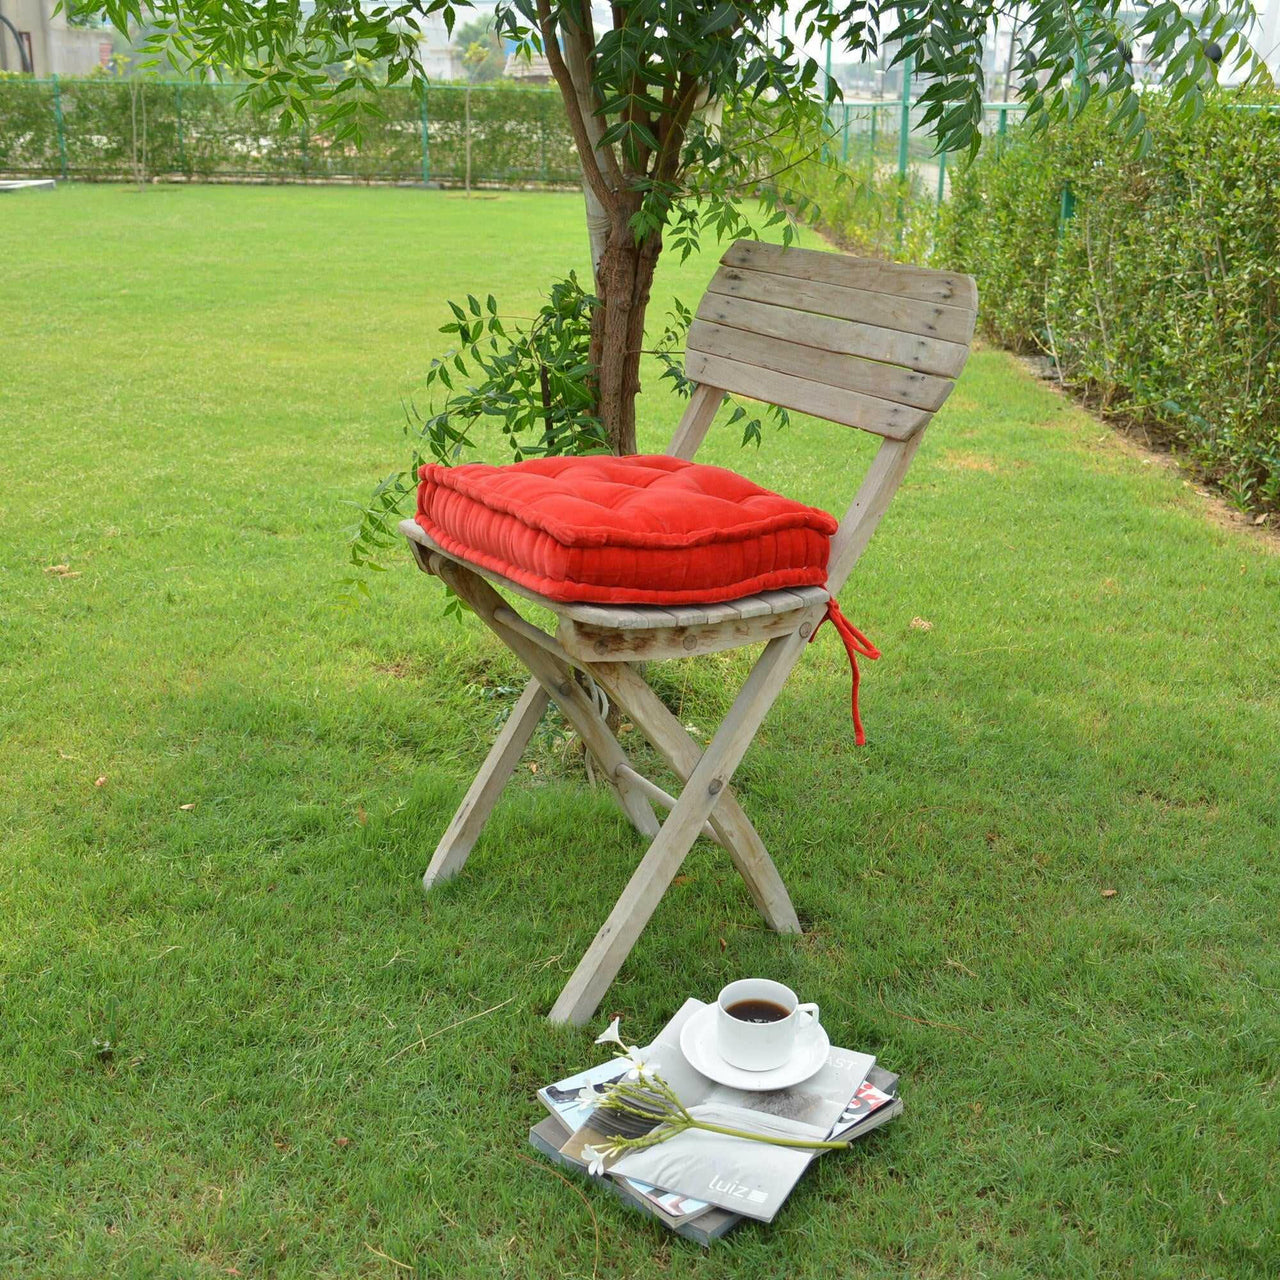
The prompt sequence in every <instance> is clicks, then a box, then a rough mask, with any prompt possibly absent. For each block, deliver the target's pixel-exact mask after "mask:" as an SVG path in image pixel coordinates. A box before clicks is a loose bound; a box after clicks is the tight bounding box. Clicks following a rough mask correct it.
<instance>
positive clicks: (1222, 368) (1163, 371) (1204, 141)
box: [936, 100, 1280, 510]
mask: <svg viewBox="0 0 1280 1280" xmlns="http://www.w3.org/2000/svg"><path fill="white" fill-rule="evenodd" d="M1148 110H1149V115H1150V120H1151V127H1152V131H1153V135H1154V146H1153V148H1152V150H1151V151H1150V153H1149V154H1148V155H1147V156H1146V157H1145V158H1141V159H1139V158H1138V157H1136V156H1135V155H1134V154H1133V153H1132V152H1131V151H1128V150H1126V149H1125V147H1124V146H1123V144H1122V142H1121V141H1120V139H1119V138H1118V137H1117V136H1116V135H1115V134H1114V133H1113V132H1111V131H1109V130H1108V129H1107V128H1106V124H1105V120H1104V119H1103V118H1102V116H1101V114H1100V113H1098V112H1094V111H1086V112H1085V113H1084V115H1083V116H1082V118H1081V119H1080V120H1079V121H1078V122H1077V123H1075V124H1074V125H1070V126H1067V125H1064V126H1061V127H1057V128H1054V129H1051V130H1049V131H1048V132H1047V133H1043V134H1039V135H1036V136H1030V135H1027V134H1024V133H1019V132H1018V131H1014V132H1013V133H1011V134H1010V137H1009V139H1008V141H1007V144H1006V145H1005V146H1004V147H1003V148H998V147H995V146H992V145H990V144H988V145H986V146H984V147H983V150H982V152H981V153H980V154H979V156H978V157H977V159H976V160H974V161H973V162H972V163H971V164H969V165H967V166H962V167H960V168H959V169H958V170H957V171H956V172H955V174H954V175H953V188H952V199H951V200H950V201H949V202H948V204H947V205H946V206H944V210H943V214H942V222H941V226H940V228H939V239H938V245H937V249H936V254H937V257H938V258H939V260H940V261H942V262H944V263H945V264H947V265H950V266H953V267H960V268H962V269H964V270H968V271H971V272H973V273H974V275H976V276H977V278H978V284H979V289H980V293H981V299H982V302H981V308H980V322H981V324H982V326H983V328H984V329H985V331H986V332H987V333H988V334H989V335H990V336H992V337H994V338H995V339H996V340H997V341H1000V342H1002V343H1004V344H1006V345H1008V346H1012V347H1014V348H1016V349H1022V350H1037V351H1042V352H1045V353H1047V354H1049V355H1051V356H1053V357H1054V358H1055V359H1056V360H1057V362H1058V365H1059V366H1060V368H1061V371H1062V375H1063V377H1064V379H1065V380H1066V381H1067V382H1068V383H1069V384H1072V385H1074V386H1076V387H1079V388H1082V389H1084V390H1085V391H1086V392H1087V393H1089V394H1090V395H1091V396H1096V398H1097V400H1098V401H1099V402H1100V404H1101V405H1102V407H1103V408H1105V409H1115V410H1118V411H1121V412H1123V413H1124V414H1126V415H1128V416H1130V417H1132V418H1134V419H1138V420H1140V421H1142V422H1144V423H1145V424H1147V425H1149V426H1154V427H1156V428H1157V429H1159V430H1161V431H1163V432H1164V433H1166V434H1167V435H1168V436H1171V437H1172V438H1173V439H1174V440H1175V441H1176V442H1177V444H1178V445H1179V446H1180V447H1181V448H1183V449H1185V450H1186V451H1187V452H1188V453H1189V454H1190V455H1191V457H1192V458H1193V460H1194V461H1195V462H1196V463H1198V464H1199V466H1200V467H1201V468H1202V469H1204V470H1205V471H1206V472H1208V473H1209V474H1210V475H1211V476H1212V477H1213V478H1215V479H1216V480H1217V481H1218V482H1219V483H1220V484H1221V485H1222V486H1223V488H1224V489H1225V491H1226V493H1227V495H1228V497H1229V498H1230V499H1231V500H1232V501H1233V502H1234V503H1235V504H1236V505H1237V506H1238V507H1239V508H1241V509H1242V510H1248V509H1251V508H1255V507H1259V506H1273V507H1274V506H1280V110H1276V109H1275V104H1274V103H1270V104H1258V103H1255V104H1243V103H1239V102H1228V101H1221V100H1220V101H1218V102H1217V103H1215V104H1214V105H1212V106H1211V107H1210V108H1209V109H1208V110H1206V111H1205V112H1204V113H1203V114H1202V115H1201V116H1200V117H1199V118H1198V119H1197V120H1195V121H1194V122H1192V123H1186V122H1183V121H1179V120H1177V119H1176V118H1175V117H1174V115H1173V114H1172V113H1171V112H1170V111H1169V110H1168V109H1167V107H1166V106H1164V105H1163V104H1161V103H1159V102H1151V103H1150V104H1149V106H1148ZM1064 193H1065V198H1064Z"/></svg>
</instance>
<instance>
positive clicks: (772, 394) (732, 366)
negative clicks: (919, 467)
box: [684, 350, 931, 440]
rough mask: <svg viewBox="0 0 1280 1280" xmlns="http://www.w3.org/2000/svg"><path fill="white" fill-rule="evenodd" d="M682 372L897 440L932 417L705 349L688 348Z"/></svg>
mask: <svg viewBox="0 0 1280 1280" xmlns="http://www.w3.org/2000/svg"><path fill="white" fill-rule="evenodd" d="M684 371H685V374H686V376H688V377H690V378H706V379H708V380H709V381H710V380H714V381H715V382H716V384H717V385H719V386H723V387H724V388H725V389H726V390H727V391H733V392H735V393H736V394H738V395H743V396H750V397H751V398H752V399H754V400H763V401H765V402H766V403H768V404H780V405H782V407H783V408H785V409H794V410H795V411H796V412H797V413H809V414H812V415H813V416H814V417H815V418H826V419H827V420H828V421H829V422H840V423H843V424H844V425H845V426H846V427H858V428H859V429H860V430H862V431H870V432H873V433H874V434H875V435H878V436H888V437H889V438H890V439H893V440H906V439H907V438H908V437H909V436H912V435H914V434H915V433H916V432H917V431H919V430H920V428H921V427H923V426H924V425H925V423H927V422H928V421H929V418H930V416H931V415H930V413H929V412H928V411H927V410H925V409H915V408H912V407H911V406H910V405H904V404H896V403H894V401H892V400H879V399H877V398H876V397H874V396H864V395H862V394H861V393H860V392H857V391H845V390H843V389H841V388H839V387H833V386H830V385H829V384H827V383H825V382H811V381H809V380H808V379H807V378H797V377H794V376H792V375H791V374H789V373H777V372H775V371H774V370H772V369H762V368H760V367H759V366H758V365H753V364H741V363H739V362H738V361H737V360H726V359H725V358H724V357H723V356H709V355H707V354H706V352H705V351H694V350H689V351H686V352H685V358H684Z"/></svg>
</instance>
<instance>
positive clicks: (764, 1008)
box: [725, 1000, 791, 1022]
mask: <svg viewBox="0 0 1280 1280" xmlns="http://www.w3.org/2000/svg"><path fill="white" fill-rule="evenodd" d="M725 1013H727V1014H728V1015H729V1016H730V1017H731V1018H737V1019H738V1021H739V1022H781V1021H782V1020H783V1018H788V1017H790V1016H791V1010H790V1009H784V1008H783V1007H782V1005H780V1004H774V1002H773V1001H772V1000H738V1001H736V1002H735V1003H733V1004H731V1005H728V1006H727V1007H726V1008H725Z"/></svg>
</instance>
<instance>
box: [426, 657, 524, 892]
mask: <svg viewBox="0 0 1280 1280" xmlns="http://www.w3.org/2000/svg"><path fill="white" fill-rule="evenodd" d="M547 701H548V699H547V692H546V690H545V689H544V688H543V687H542V685H540V684H539V683H538V681H537V680H536V679H535V680H530V681H529V683H528V684H527V685H526V686H525V690H524V693H522V694H521V695H520V700H519V702H517V703H516V705H515V706H514V707H513V708H512V709H511V714H510V715H509V716H508V717H507V723H506V724H504V725H503V726H502V732H501V733H499V734H498V736H497V738H496V739H495V741H494V744H493V746H492V748H490V751H489V754H488V756H486V757H485V762H484V764H482V765H481V766H480V772H479V773H477V774H476V776H475V780H474V781H473V782H472V783H471V786H470V787H469V788H468V789H467V794H466V796H465V797H464V798H463V801H462V803H461V804H460V805H459V806H458V812H457V813H455V814H454V815H453V821H452V822H450V823H449V827H448V830H446V831H445V833H444V835H443V836H441V838H440V843H439V844H438V845H437V846H436V851H435V854H434V855H433V856H432V858H431V864H430V866H428V867H427V870H426V874H425V875H423V877H422V887H423V888H424V889H430V888H431V886H432V885H433V884H437V883H438V882H439V881H441V880H446V879H448V878H449V877H450V876H453V875H457V873H458V872H459V871H461V870H462V865H463V863H465V862H466V860H467V855H468V854H469V853H470V852H471V850H472V847H473V846H474V845H475V842H476V841H477V840H478V839H479V837H480V832H481V831H482V830H483V829H484V824H485V822H486V821H487V819H488V817H489V814H490V813H491V812H492V811H493V806H494V805H495V804H496V803H497V802H498V797H499V796H500V795H501V794H502V788H503V787H505V786H506V785H507V783H508V782H509V781H510V779H511V775H512V773H513V772H514V771H515V767H516V765H517V764H519V763H520V757H521V756H522V755H524V751H525V748H526V747H527V746H528V745H529V739H530V738H531V737H533V732H534V730H535V729H536V728H537V727H538V721H539V720H541V719H542V713H543V712H544V711H545V710H546V709H547Z"/></svg>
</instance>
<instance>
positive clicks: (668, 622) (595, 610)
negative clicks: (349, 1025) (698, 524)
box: [400, 520, 830, 631]
mask: <svg viewBox="0 0 1280 1280" xmlns="http://www.w3.org/2000/svg"><path fill="white" fill-rule="evenodd" d="M400 532H401V533H402V534H403V535H404V536H405V537H406V538H407V539H408V540H409V541H410V542H413V543H416V544H417V545H418V546H420V547H425V548H426V549H427V550H428V551H434V552H436V553H437V554H438V555H442V556H444V557H445V558H446V559H449V560H453V561H455V562H456V563H458V564H462V565H466V567H467V568H469V569H473V570H475V572H476V573H478V574H480V575H481V576H483V577H485V578H488V579H489V581H490V582H492V583H495V584H496V585H497V586H499V587H502V588H504V589H505V590H507V591H513V592H514V593H515V594H516V595H518V596H523V597H524V599H526V600H531V601H533V603H534V604H539V605H541V606H542V607H543V608H544V609H550V610H551V612H552V613H555V614H558V615H559V616H560V617H561V618H569V619H571V620H572V621H574V622H580V623H583V624H585V625H586V626H589V627H591V628H593V629H599V630H615V631H650V630H661V629H663V628H667V627H696V626H705V625H708V624H711V623H718V622H734V621H739V620H742V621H745V620H746V619H749V618H760V617H764V616H766V615H771V614H786V613H794V612H795V611H797V610H799V609H809V608H812V607H814V606H815V605H821V606H823V607H825V606H826V603H827V600H828V599H829V598H830V597H829V595H828V592H827V589H826V587H791V588H788V589H786V590H776V591H757V592H755V593H754V594H752V595H748V596H742V597H740V598H739V599H737V600H719V601H715V602H713V603H710V604H672V605H647V604H587V603H582V602H575V601H566V600H553V599H551V597H550V596H544V595H541V594H539V593H538V592H537V591H531V590H530V589H529V588H528V587H526V586H523V585H522V584H521V583H519V582H513V581H512V580H511V579H510V578H506V577H503V575H502V574H500V573H495V572H494V571H493V570H492V569H487V568H486V567H485V566H484V565H481V564H476V563H475V562H474V561H471V560H468V559H467V558H466V557H465V556H461V555H458V554H456V553H454V552H452V551H447V550H446V549H445V548H444V547H442V546H440V544H439V543H437V542H436V541H435V540H434V539H433V538H432V537H431V535H430V534H429V533H427V532H426V530H425V529H423V528H422V526H421V525H419V524H418V522H417V521H416V520H402V521H401V522H400Z"/></svg>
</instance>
